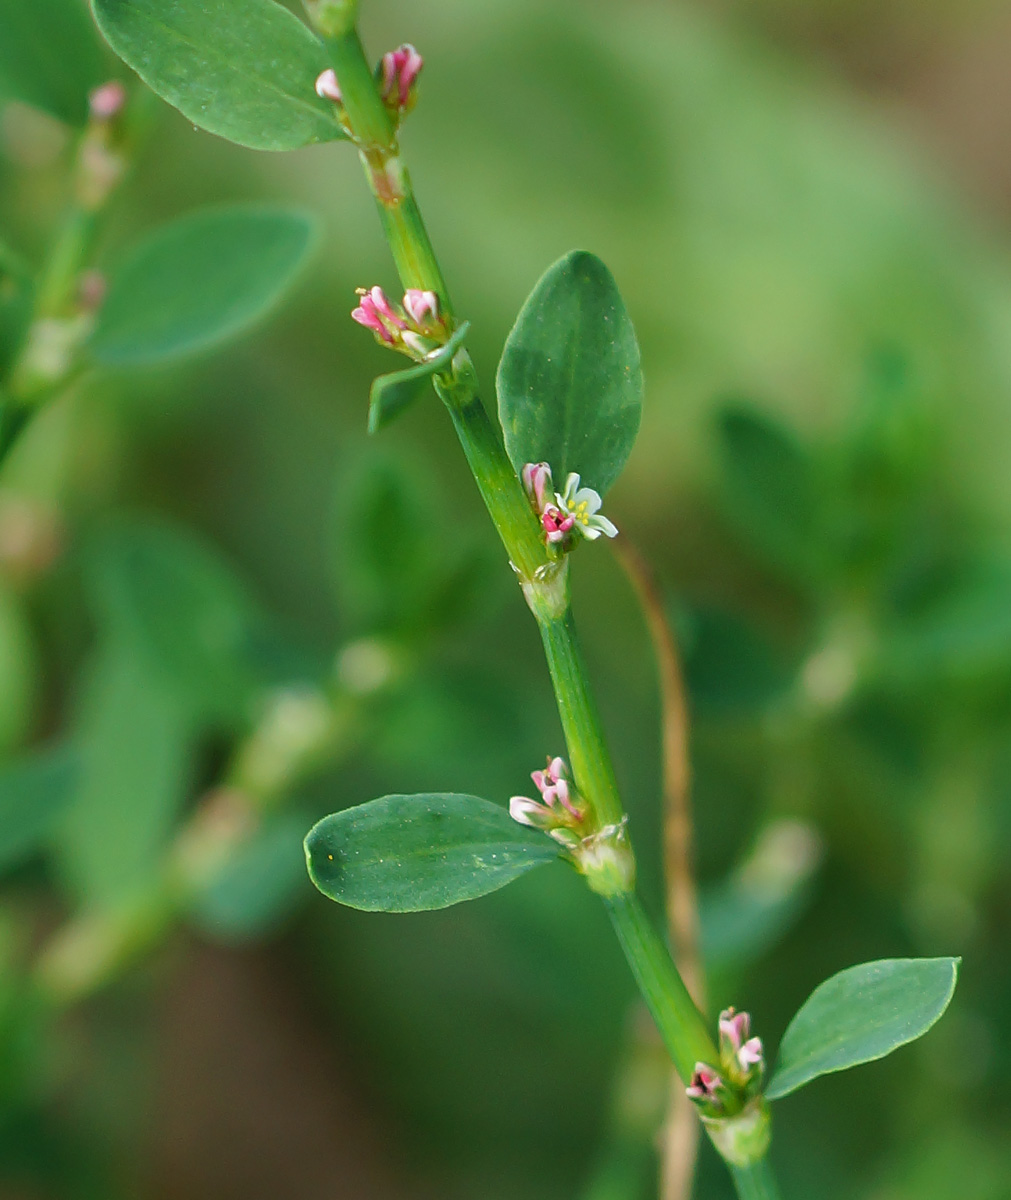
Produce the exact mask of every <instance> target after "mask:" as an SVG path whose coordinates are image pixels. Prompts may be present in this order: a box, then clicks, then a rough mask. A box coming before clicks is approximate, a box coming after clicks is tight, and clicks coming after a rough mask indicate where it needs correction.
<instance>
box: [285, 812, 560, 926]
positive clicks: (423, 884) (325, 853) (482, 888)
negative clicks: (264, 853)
mask: <svg viewBox="0 0 1011 1200" xmlns="http://www.w3.org/2000/svg"><path fill="white" fill-rule="evenodd" d="M559 851H560V847H559V846H558V845H556V844H555V843H554V842H553V841H552V840H551V839H550V838H549V837H547V836H546V835H545V834H543V833H537V832H535V831H534V830H532V829H526V828H525V827H524V826H522V825H519V824H517V823H516V822H515V821H514V820H513V819H512V817H510V816H509V813H508V812H507V811H506V810H505V809H504V808H500V807H499V806H498V805H497V804H492V803H491V802H490V801H488V800H479V799H478V798H477V797H476V796H461V795H454V794H449V793H447V794H435V793H428V794H422V795H418V796H384V797H383V798H382V799H381V800H373V801H371V802H370V803H369V804H361V805H359V806H358V807H357V808H348V809H345V810H344V811H343V812H339V813H334V814H333V815H332V816H329V817H324V818H323V820H322V821H319V822H318V823H317V824H316V825H314V826H313V828H312V829H311V830H310V831H309V834H308V836H307V837H306V839H305V858H306V863H307V864H308V867H309V875H310V877H311V879H312V881H313V883H314V884H315V885H316V886H317V887H318V888H319V890H320V891H321V892H322V893H323V894H324V895H325V896H329V897H330V899H331V900H337V901H338V902H339V903H341V904H347V905H349V906H350V907H351V908H360V909H364V910H366V911H367V912H422V911H425V910H427V909H433V908H447V907H448V906H449V905H451V904H458V903H459V902H460V901H461V900H474V899H476V898H477V897H478V896H485V895H487V894H488V893H489V892H494V891H497V890H498V889H499V888H501V887H505V885H506V884H507V883H510V882H511V881H512V880H514V879H516V878H517V877H518V876H519V875H523V874H525V873H526V872H527V871H529V870H531V869H532V868H533V867H537V866H540V865H541V864H542V863H546V862H550V861H551V860H552V859H555V858H557V857H558V854H559Z"/></svg>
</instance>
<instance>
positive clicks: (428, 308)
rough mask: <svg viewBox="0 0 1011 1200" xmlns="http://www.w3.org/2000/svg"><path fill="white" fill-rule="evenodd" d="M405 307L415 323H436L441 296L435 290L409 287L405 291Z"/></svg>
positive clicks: (423, 324) (421, 324) (424, 324)
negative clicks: (427, 290) (426, 290)
mask: <svg viewBox="0 0 1011 1200" xmlns="http://www.w3.org/2000/svg"><path fill="white" fill-rule="evenodd" d="M404 308H405V309H406V310H407V315H408V316H409V317H410V318H411V320H412V321H413V322H414V323H415V325H420V326H422V327H424V326H426V325H434V324H435V322H436V321H438V319H439V297H438V296H437V295H436V294H435V292H423V291H421V289H420V288H408V289H407V291H406V292H405V293H404Z"/></svg>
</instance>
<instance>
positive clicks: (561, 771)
mask: <svg viewBox="0 0 1011 1200" xmlns="http://www.w3.org/2000/svg"><path fill="white" fill-rule="evenodd" d="M530 778H531V779H532V780H533V781H534V786H535V787H536V788H537V790H538V791H539V792H540V794H541V796H542V797H543V798H544V803H545V804H546V805H547V806H548V807H549V808H550V807H551V806H552V805H553V804H554V803H555V801H556V800H559V801H561V804H562V807H563V808H566V809H568V811H569V812H570V813H571V814H572V815H573V816H574V817H577V818H578V817H579V816H580V815H581V814H580V812H579V809H578V808H576V806H575V805H574V804H573V802H572V798H571V795H570V793H569V768H568V767H567V766H566V765H565V760H564V759H563V758H558V757H556V758H553V759H551V760H550V761H549V762H548V765H547V768H546V769H545V770H543V771H534V772H532V773H531V776H530Z"/></svg>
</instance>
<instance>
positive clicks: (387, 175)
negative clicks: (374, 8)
mask: <svg viewBox="0 0 1011 1200" xmlns="http://www.w3.org/2000/svg"><path fill="white" fill-rule="evenodd" d="M325 42H326V46H327V49H328V50H329V52H330V58H331V61H332V62H333V65H334V70H335V72H336V73H337V78H338V80H339V81H340V86H341V94H342V96H343V99H344V108H345V111H346V112H347V116H348V120H349V122H350V124H351V128H352V129H353V130H354V132H355V140H356V142H357V145H358V153H359V156H360V157H361V160H362V166H363V167H364V168H365V176H366V178H367V179H368V181H369V187H371V189H372V192H373V195H374V196H375V198H376V203H377V205H378V207H379V217H380V220H381V221H382V223H383V232H384V234H385V235H386V240H387V242H388V243H389V246H390V250H391V252H392V254H393V261H394V262H395V263H396V265H397V271H398V272H399V274H400V278H401V280H402V281H403V284H404V287H405V288H421V289H422V290H424V291H432V292H435V293H436V294H437V295H438V297H439V299H440V300H441V301H442V310H443V313H444V314H446V315H447V316H449V315H451V314H452V305H451V302H450V298H449V288H448V287H447V286H446V281H445V279H444V278H443V276H442V271H441V270H440V268H439V263H438V260H437V259H436V257H435V252H434V251H433V249H432V242H431V239H430V238H429V236H428V231H427V230H426V229H425V223H424V221H423V220H422V218H421V211H420V209H419V208H418V202H417V201H416V200H415V198H414V190H413V188H412V187H411V180H410V176H409V175H408V173H407V168H406V167H405V166H404V165H403V163H402V162H401V160H400V154H399V149H398V146H397V131H396V129H395V128H394V125H393V121H392V119H391V118H390V114H389V112H388V111H387V108H386V105H385V104H383V102H382V99H381V97H380V96H379V93H378V91H377V90H376V84H375V80H374V79H373V76H372V71H371V69H370V68H369V64H368V60H367V59H366V57H365V50H364V48H363V47H362V43H361V39H360V38H359V36H358V31H357V30H355V29H352V30H351V31H350V32H349V33H346V34H344V35H342V36H341V37H335V38H327V39H325Z"/></svg>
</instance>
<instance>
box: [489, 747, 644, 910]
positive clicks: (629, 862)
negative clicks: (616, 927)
mask: <svg viewBox="0 0 1011 1200" xmlns="http://www.w3.org/2000/svg"><path fill="white" fill-rule="evenodd" d="M530 778H531V779H532V780H533V781H534V785H535V786H536V788H537V790H538V792H540V794H541V798H540V800H531V799H530V797H529V796H513V798H512V799H511V800H510V801H509V815H510V816H511V817H512V819H513V820H514V821H518V822H519V823H520V824H521V825H529V826H531V827H532V828H533V829H539V830H541V832H542V833H546V834H548V836H549V837H552V838H554V839H555V841H556V842H558V843H559V845H561V846H563V847H564V848H565V850H566V857H567V858H568V859H569V861H570V862H571V863H572V864H573V866H575V868H576V870H577V871H579V873H580V874H581V875H583V876H585V878H586V881H587V883H588V884H589V885H590V887H591V888H592V889H593V890H594V891H595V892H598V893H599V894H600V895H603V896H613V895H615V894H616V893H618V892H627V891H628V890H629V889H630V888H631V887H632V886H633V884H634V882H635V857H634V855H633V854H632V848H631V845H630V843H629V839H628V828H627V826H628V818H627V817H625V818H623V819H622V820H621V821H620V822H619V823H618V824H615V825H604V826H598V825H596V824H595V823H594V821H593V818H592V815H591V814H590V812H589V806H588V805H587V804H586V802H585V801H584V800H583V798H582V797H581V796H580V795H579V792H578V791H577V790H576V786H575V784H574V783H573V782H572V780H571V778H570V776H569V768H568V767H567V766H566V764H565V760H564V759H562V758H558V757H555V758H549V759H548V763H547V766H546V767H545V768H544V770H543V771H534V772H532V773H531V776H530Z"/></svg>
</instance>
